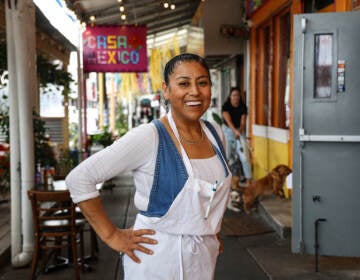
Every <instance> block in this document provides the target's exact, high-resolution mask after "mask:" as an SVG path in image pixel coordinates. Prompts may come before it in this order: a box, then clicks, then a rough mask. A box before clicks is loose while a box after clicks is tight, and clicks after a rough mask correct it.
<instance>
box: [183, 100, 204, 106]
mask: <svg viewBox="0 0 360 280" xmlns="http://www.w3.org/2000/svg"><path fill="white" fill-rule="evenodd" d="M200 104H201V102H200V101H191V102H186V105H188V106H197V105H200Z"/></svg>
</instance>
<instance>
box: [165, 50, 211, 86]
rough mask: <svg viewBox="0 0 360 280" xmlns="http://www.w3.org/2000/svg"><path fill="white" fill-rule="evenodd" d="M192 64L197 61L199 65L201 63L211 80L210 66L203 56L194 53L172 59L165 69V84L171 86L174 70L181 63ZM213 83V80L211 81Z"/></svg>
mask: <svg viewBox="0 0 360 280" xmlns="http://www.w3.org/2000/svg"><path fill="white" fill-rule="evenodd" d="M184 61H185V62H190V61H196V62H198V63H200V64H201V65H202V66H203V67H204V68H205V69H206V71H207V72H208V75H209V79H210V70H209V66H208V65H207V63H206V61H205V59H204V58H202V57H201V56H199V55H197V54H192V53H183V54H179V55H177V56H174V57H173V58H172V59H170V60H169V61H168V62H167V63H166V65H165V69H164V81H165V83H166V84H167V85H168V84H169V78H170V75H171V74H172V73H174V69H175V67H176V66H177V65H178V64H179V63H181V62H184ZM210 82H211V79H210Z"/></svg>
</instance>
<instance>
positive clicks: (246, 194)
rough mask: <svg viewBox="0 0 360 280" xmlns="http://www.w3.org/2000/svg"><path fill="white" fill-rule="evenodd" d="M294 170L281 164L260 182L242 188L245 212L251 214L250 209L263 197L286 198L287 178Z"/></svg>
mask: <svg viewBox="0 0 360 280" xmlns="http://www.w3.org/2000/svg"><path fill="white" fill-rule="evenodd" d="M291 172H292V170H291V169H290V168H289V167H288V166H286V165H284V164H279V165H278V166H276V167H275V168H274V169H273V170H271V171H270V173H269V174H268V175H266V176H264V177H262V178H260V179H259V180H256V181H254V182H251V183H250V184H249V185H248V186H247V187H246V188H242V190H243V191H242V202H243V207H244V211H245V212H246V213H250V208H251V207H252V206H253V205H254V203H255V201H256V199H257V198H258V197H260V196H263V195H271V194H275V195H277V196H279V197H280V198H281V199H283V198H285V194H284V190H283V186H284V183H285V180H286V177H287V176H288V175H289V174H290V173H291Z"/></svg>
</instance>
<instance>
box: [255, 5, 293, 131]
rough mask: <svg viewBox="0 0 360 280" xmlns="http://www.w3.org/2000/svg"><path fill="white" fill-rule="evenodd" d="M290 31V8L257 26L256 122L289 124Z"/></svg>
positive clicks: (282, 126) (284, 125)
mask: <svg viewBox="0 0 360 280" xmlns="http://www.w3.org/2000/svg"><path fill="white" fill-rule="evenodd" d="M290 34H291V20H290V11H289V10H288V9H286V10H284V11H283V12H281V13H279V14H278V15H276V16H275V17H273V18H272V19H271V20H270V21H269V22H267V23H266V24H264V25H263V26H261V27H259V28H258V29H257V33H256V35H257V36H256V40H257V42H256V46H257V50H256V52H257V54H256V68H257V72H256V85H255V87H256V88H255V99H256V107H255V110H256V112H255V123H256V124H259V125H265V126H273V127H278V128H288V127H289V115H290V112H289V110H290V109H289V94H290V84H289V83H290Z"/></svg>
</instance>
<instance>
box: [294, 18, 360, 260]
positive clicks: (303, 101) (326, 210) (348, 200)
mask: <svg viewBox="0 0 360 280" xmlns="http://www.w3.org/2000/svg"><path fill="white" fill-rule="evenodd" d="M303 18H305V19H306V28H305V29H302V23H303V22H304V20H303ZM359 28H360V12H348V13H324V14H303V15H296V16H295V17H294V32H295V33H294V47H295V49H294V135H293V137H294V138H293V139H294V142H293V143H294V145H293V236H292V237H293V238H292V250H293V251H294V252H303V253H311V254H313V253H314V245H315V244H314V243H315V221H316V220H317V219H319V218H325V219H326V221H325V222H321V223H319V231H318V233H319V235H318V236H319V254H324V255H339V256H360V242H358V239H359V236H360V223H359V218H358V213H359V212H360V203H359V202H358V200H359V198H360V186H359V185H360V183H359V182H358V181H359V180H358V178H357V177H358V173H359V170H360V160H359V157H360V143H359V139H360V114H359V112H358V111H359V109H358V108H359V104H360V78H359V77H360V76H359V72H360V56H359V53H358V50H359V49H360V39H359V36H358V34H359ZM303 30H304V32H303ZM316 34H332V36H333V57H332V61H333V66H332V68H331V73H332V83H331V97H330V98H327V99H316V98H314V73H315V71H314V57H315V56H314V41H315V40H314V36H315V35H316ZM303 50H304V53H303ZM338 60H345V92H341V93H340V92H337V76H336V74H337V62H338ZM317 199H318V200H317Z"/></svg>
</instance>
